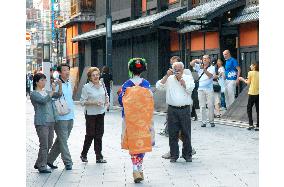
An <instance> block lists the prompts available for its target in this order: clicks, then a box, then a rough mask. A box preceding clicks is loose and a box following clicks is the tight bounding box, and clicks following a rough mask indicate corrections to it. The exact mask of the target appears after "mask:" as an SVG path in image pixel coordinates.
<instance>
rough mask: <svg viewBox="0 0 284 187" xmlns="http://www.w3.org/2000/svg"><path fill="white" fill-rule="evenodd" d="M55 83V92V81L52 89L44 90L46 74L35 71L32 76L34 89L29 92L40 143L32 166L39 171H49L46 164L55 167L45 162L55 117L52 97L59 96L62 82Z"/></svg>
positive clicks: (52, 134) (51, 138)
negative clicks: (56, 84)
mask: <svg viewBox="0 0 284 187" xmlns="http://www.w3.org/2000/svg"><path fill="white" fill-rule="evenodd" d="M57 83H58V85H59V90H58V92H55V83H52V91H46V90H44V87H45V84H46V76H45V75H44V74H42V73H37V74H35V75H34V77H33V89H34V91H33V92H32V93H31V102H32V104H33V106H34V110H35V116H34V124H35V128H36V132H37V135H38V138H39V143H40V145H39V152H38V158H37V161H36V163H35V166H34V168H35V169H38V170H39V172H40V173H51V171H50V170H48V169H47V167H46V165H48V166H49V167H51V168H52V169H56V168H57V167H54V166H53V165H52V164H50V163H47V155H48V151H49V149H50V148H51V146H52V142H53V137H54V124H55V119H56V112H55V109H54V105H53V103H52V98H59V97H61V94H62V82H61V81H60V80H58V81H57Z"/></svg>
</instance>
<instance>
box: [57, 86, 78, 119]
mask: <svg viewBox="0 0 284 187" xmlns="http://www.w3.org/2000/svg"><path fill="white" fill-rule="evenodd" d="M57 90H58V86H57ZM72 93H73V91H72V85H71V83H70V81H67V82H65V83H63V82H62V96H61V98H62V97H63V98H65V100H66V102H67V104H68V107H69V109H70V112H69V113H68V114H66V115H63V116H59V115H58V116H57V120H71V119H74V118H75V116H74V102H73V99H72Z"/></svg>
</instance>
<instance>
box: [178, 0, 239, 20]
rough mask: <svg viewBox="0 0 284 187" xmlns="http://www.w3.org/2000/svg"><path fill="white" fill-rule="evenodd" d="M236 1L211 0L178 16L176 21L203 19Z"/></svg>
mask: <svg viewBox="0 0 284 187" xmlns="http://www.w3.org/2000/svg"><path fill="white" fill-rule="evenodd" d="M237 1H239V0H212V1H209V2H206V3H204V4H201V5H199V6H196V7H195V8H193V9H191V10H189V11H187V12H186V13H184V14H182V15H180V16H179V17H177V21H178V22H183V21H188V20H194V19H205V18H206V16H207V15H208V14H210V13H213V12H215V11H218V9H219V8H221V7H223V6H225V5H227V4H230V3H235V2H237Z"/></svg>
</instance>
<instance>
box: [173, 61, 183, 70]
mask: <svg viewBox="0 0 284 187" xmlns="http://www.w3.org/2000/svg"><path fill="white" fill-rule="evenodd" d="M176 65H181V67H182V69H184V64H183V63H182V62H174V63H173V68H174V67H175V66H176Z"/></svg>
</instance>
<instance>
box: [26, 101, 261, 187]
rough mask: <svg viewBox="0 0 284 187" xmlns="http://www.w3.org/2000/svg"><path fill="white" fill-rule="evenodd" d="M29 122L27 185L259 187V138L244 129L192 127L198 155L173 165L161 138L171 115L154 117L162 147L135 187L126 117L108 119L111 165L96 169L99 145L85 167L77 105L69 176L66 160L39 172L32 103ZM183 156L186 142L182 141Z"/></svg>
mask: <svg viewBox="0 0 284 187" xmlns="http://www.w3.org/2000/svg"><path fill="white" fill-rule="evenodd" d="M26 108H27V114H26V115H27V121H26V124H27V125H26V134H27V137H26V138H27V139H26V145H27V146H26V163H27V168H26V173H27V176H26V186H47V187H49V186H60V187H61V186H68V187H70V186H77V187H85V186H111V187H113V186H147V187H149V186H153V187H157V186H161V187H168V186H181V187H183V186H192V187H197V186H198V187H207V186H208V187H232V186H233V187H234V186H238V187H239V186H249V187H251V186H252V187H254V186H258V179H259V176H258V170H259V164H258V161H259V151H258V143H259V138H258V135H259V134H258V133H256V132H249V131H247V130H246V129H243V128H236V127H230V126H224V125H218V124H217V125H216V127H215V128H211V127H206V128H201V127H200V122H192V145H193V147H194V148H195V149H196V151H197V154H196V155H193V162H191V163H186V162H185V160H184V159H182V158H180V159H178V161H177V162H176V163H170V161H169V160H168V159H163V158H161V156H162V155H163V154H164V153H166V152H168V151H169V139H168V137H164V136H161V135H159V134H158V133H159V132H160V131H161V129H163V128H164V122H165V116H164V115H157V116H154V122H155V130H156V146H154V147H153V151H152V152H151V153H146V155H145V158H144V163H143V167H144V176H145V180H144V181H143V182H142V183H141V184H135V183H134V181H133V176H132V162H131V159H130V155H129V153H128V151H127V150H122V149H121V145H120V133H121V113H120V111H111V113H106V116H105V134H104V137H103V155H104V158H105V159H106V160H107V161H108V163H106V164H96V160H95V154H94V151H93V145H92V146H91V148H90V151H89V154H88V160H89V162H88V163H82V162H81V160H80V153H81V151H82V145H83V141H84V135H85V119H84V115H83V108H82V107H81V106H80V105H76V106H75V108H76V110H75V115H76V119H75V121H74V127H73V130H72V132H71V135H70V137H69V140H68V145H69V148H70V152H71V156H72V159H73V162H74V164H73V170H71V171H66V170H65V169H64V164H63V162H62V160H61V158H60V157H58V158H57V160H56V161H55V163H54V164H55V165H58V167H59V168H58V169H56V170H53V171H52V173H51V174H47V175H42V174H39V173H38V171H37V170H35V169H33V165H34V162H35V160H36V158H37V153H38V146H39V143H38V137H37V135H36V131H35V129H34V125H33V114H34V111H33V107H32V105H31V103H29V102H27V105H26ZM179 148H180V153H181V149H182V143H181V142H179Z"/></svg>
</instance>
